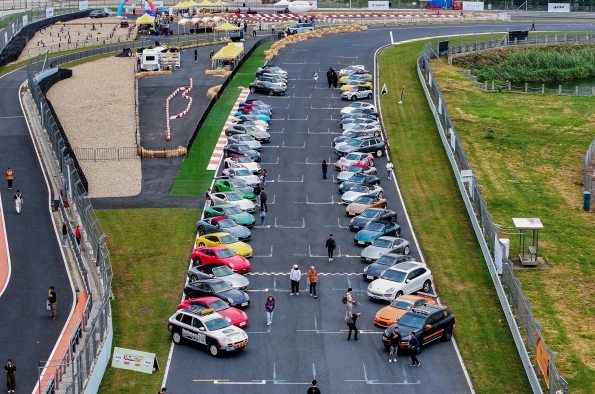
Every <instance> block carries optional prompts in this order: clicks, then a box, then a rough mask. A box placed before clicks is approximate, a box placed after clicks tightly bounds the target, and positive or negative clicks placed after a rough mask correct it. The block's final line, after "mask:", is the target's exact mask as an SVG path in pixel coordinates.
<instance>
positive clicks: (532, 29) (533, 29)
mask: <svg viewBox="0 0 595 394" xmlns="http://www.w3.org/2000/svg"><path fill="white" fill-rule="evenodd" d="M531 31H535V21H533V23H531Z"/></svg>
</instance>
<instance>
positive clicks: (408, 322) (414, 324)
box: [399, 313, 426, 328]
mask: <svg viewBox="0 0 595 394" xmlns="http://www.w3.org/2000/svg"><path fill="white" fill-rule="evenodd" d="M425 322H426V318H425V316H419V315H415V314H413V313H411V314H410V313H405V314H404V315H403V317H402V318H401V320H399V325H400V326H407V327H411V328H422V327H423V326H424V323H425Z"/></svg>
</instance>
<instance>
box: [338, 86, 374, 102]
mask: <svg viewBox="0 0 595 394" xmlns="http://www.w3.org/2000/svg"><path fill="white" fill-rule="evenodd" d="M372 97H374V92H373V91H372V90H371V89H370V88H368V87H366V86H354V87H352V88H350V89H349V90H348V91H346V92H343V93H341V98H342V99H343V100H351V101H354V100H359V99H371V98H372Z"/></svg>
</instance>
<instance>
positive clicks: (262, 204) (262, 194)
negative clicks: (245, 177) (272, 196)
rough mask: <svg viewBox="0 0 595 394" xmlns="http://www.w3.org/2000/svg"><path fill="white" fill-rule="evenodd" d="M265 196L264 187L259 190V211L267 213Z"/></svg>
mask: <svg viewBox="0 0 595 394" xmlns="http://www.w3.org/2000/svg"><path fill="white" fill-rule="evenodd" d="M268 197H269V196H267V194H266V193H265V191H264V187H263V188H262V189H260V210H261V211H265V212H268V210H269V207H268V206H267V198H268Z"/></svg>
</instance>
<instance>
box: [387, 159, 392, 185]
mask: <svg viewBox="0 0 595 394" xmlns="http://www.w3.org/2000/svg"><path fill="white" fill-rule="evenodd" d="M386 175H387V176H388V180H389V181H390V180H391V179H393V163H392V162H391V161H390V160H389V161H388V163H386Z"/></svg>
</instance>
